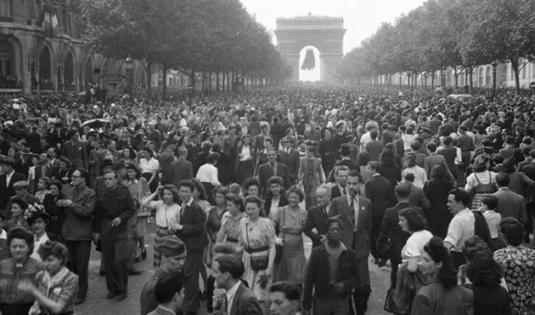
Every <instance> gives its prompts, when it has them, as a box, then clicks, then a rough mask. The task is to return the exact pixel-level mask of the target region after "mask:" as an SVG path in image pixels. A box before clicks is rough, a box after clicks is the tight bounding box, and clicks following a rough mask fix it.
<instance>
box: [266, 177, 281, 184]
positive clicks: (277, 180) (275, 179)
mask: <svg viewBox="0 0 535 315" xmlns="http://www.w3.org/2000/svg"><path fill="white" fill-rule="evenodd" d="M267 184H268V187H269V186H271V184H277V185H279V186H282V185H283V180H282V177H280V176H271V177H270V178H269V179H268V182H267Z"/></svg>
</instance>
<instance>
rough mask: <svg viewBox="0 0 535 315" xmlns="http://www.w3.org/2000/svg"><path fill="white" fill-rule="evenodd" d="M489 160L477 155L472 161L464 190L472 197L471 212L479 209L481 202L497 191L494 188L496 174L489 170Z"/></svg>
mask: <svg viewBox="0 0 535 315" xmlns="http://www.w3.org/2000/svg"><path fill="white" fill-rule="evenodd" d="M489 166H490V160H489V158H488V157H487V156H486V155H483V154H481V155H478V156H476V158H475V159H474V169H473V172H472V174H470V175H468V177H467V178H466V185H465V187H464V190H466V191H467V192H469V193H471V194H473V195H474V198H473V199H472V210H478V209H479V208H481V200H482V199H483V197H484V196H487V195H490V194H492V193H494V192H496V191H497V190H498V187H497V186H496V173H494V172H492V171H490V170H489Z"/></svg>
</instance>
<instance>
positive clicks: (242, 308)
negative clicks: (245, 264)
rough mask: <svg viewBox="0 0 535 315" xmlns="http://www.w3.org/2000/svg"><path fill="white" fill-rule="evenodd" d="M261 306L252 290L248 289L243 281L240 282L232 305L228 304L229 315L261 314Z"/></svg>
mask: <svg viewBox="0 0 535 315" xmlns="http://www.w3.org/2000/svg"><path fill="white" fill-rule="evenodd" d="M262 314H263V313H262V308H261V307H260V304H259V303H258V299H257V298H256V295H255V294H254V293H253V291H251V290H249V289H248V288H247V287H245V285H243V283H240V286H239V287H238V290H237V291H236V294H235V295H234V298H233V299H232V305H231V306H230V314H229V315H262Z"/></svg>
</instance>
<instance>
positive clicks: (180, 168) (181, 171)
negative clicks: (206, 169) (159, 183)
mask: <svg viewBox="0 0 535 315" xmlns="http://www.w3.org/2000/svg"><path fill="white" fill-rule="evenodd" d="M170 170H171V181H172V184H173V185H174V186H175V187H177V188H178V186H179V184H180V182H181V181H183V180H186V179H192V178H193V164H192V163H191V162H190V161H188V160H181V159H178V160H176V161H174V162H173V163H171V168H170Z"/></svg>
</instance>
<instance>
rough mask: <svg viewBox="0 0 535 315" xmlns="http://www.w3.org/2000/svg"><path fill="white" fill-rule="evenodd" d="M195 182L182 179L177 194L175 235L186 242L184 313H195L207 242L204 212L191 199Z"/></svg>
mask: <svg viewBox="0 0 535 315" xmlns="http://www.w3.org/2000/svg"><path fill="white" fill-rule="evenodd" d="M194 189H195V184H193V182H192V181H191V180H185V181H182V182H181V183H180V185H179V196H180V200H181V201H182V205H181V208H182V209H181V210H180V224H178V226H177V232H176V235H177V236H178V237H179V238H180V239H181V240H182V241H184V243H185V244H186V250H187V255H186V262H185V263H184V275H185V277H184V294H185V302H184V314H186V315H188V314H197V304H198V303H199V298H200V296H199V274H200V271H201V268H202V267H203V264H202V254H203V251H204V247H205V246H206V244H208V238H207V235H206V226H205V222H206V214H205V212H204V211H203V210H202V209H201V207H200V206H199V205H198V204H197V203H196V202H195V201H194V200H193V190H194Z"/></svg>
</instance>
